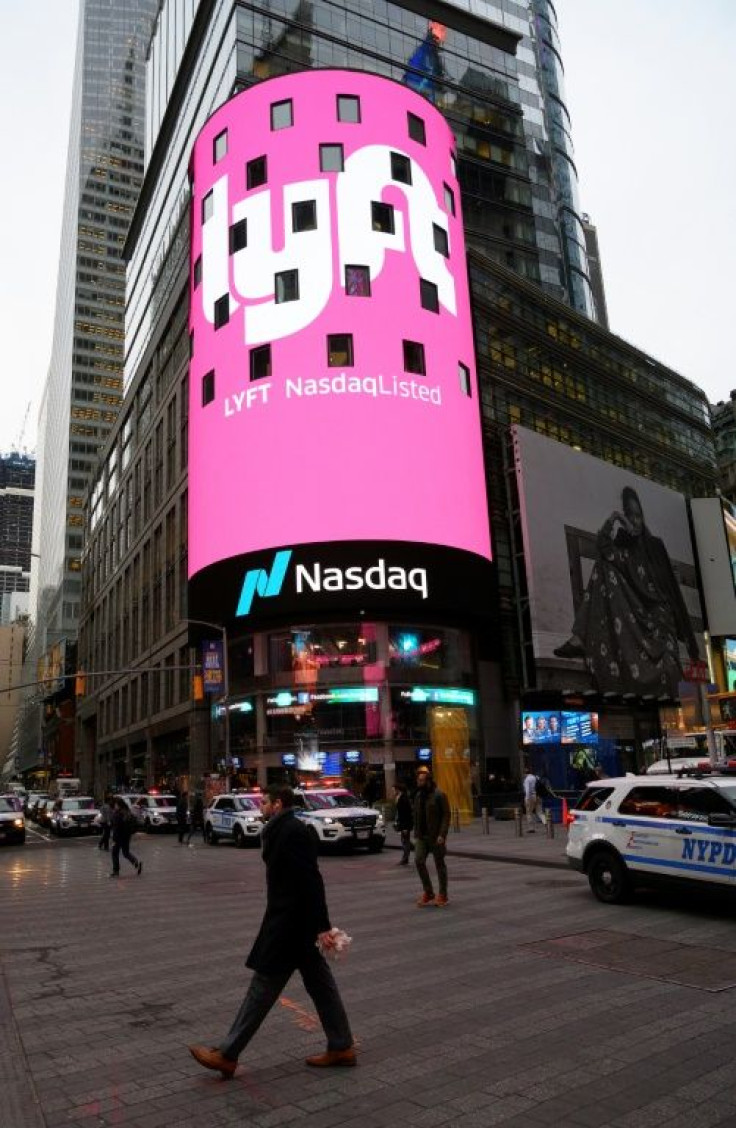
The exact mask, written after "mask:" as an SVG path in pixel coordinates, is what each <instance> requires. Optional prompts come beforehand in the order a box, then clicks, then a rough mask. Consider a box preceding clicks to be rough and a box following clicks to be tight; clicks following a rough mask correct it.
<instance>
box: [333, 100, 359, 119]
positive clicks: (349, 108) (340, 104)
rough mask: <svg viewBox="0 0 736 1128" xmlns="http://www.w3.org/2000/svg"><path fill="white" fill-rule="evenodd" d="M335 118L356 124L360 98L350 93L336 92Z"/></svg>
mask: <svg viewBox="0 0 736 1128" xmlns="http://www.w3.org/2000/svg"><path fill="white" fill-rule="evenodd" d="M337 120H338V121H345V122H352V123H353V124H358V123H359V122H360V98H356V97H354V96H353V95H352V94H338V96H337Z"/></svg>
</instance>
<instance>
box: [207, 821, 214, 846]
mask: <svg viewBox="0 0 736 1128" xmlns="http://www.w3.org/2000/svg"><path fill="white" fill-rule="evenodd" d="M204 840H205V842H206V843H207V845H208V846H216V845H217V835H216V834H215V832H214V830H213V829H212V823H207V826H206V827H205V828H204Z"/></svg>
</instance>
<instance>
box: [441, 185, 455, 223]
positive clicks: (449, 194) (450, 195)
mask: <svg viewBox="0 0 736 1128" xmlns="http://www.w3.org/2000/svg"><path fill="white" fill-rule="evenodd" d="M443 188H444V191H445V207H446V208H447V210H448V212H449V213H450V215H454V214H455V193H454V192H453V190H452V188H450V186H449V184H443Z"/></svg>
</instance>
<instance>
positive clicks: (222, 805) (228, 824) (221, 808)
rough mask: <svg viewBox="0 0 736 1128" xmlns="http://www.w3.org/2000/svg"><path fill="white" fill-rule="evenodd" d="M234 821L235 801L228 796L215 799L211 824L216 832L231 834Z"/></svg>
mask: <svg viewBox="0 0 736 1128" xmlns="http://www.w3.org/2000/svg"><path fill="white" fill-rule="evenodd" d="M234 821H235V801H234V800H233V799H231V798H230V797H229V796H223V797H221V798H220V799H218V800H217V810H216V812H215V820H214V821H213V826H214V828H215V830H216V831H217V833H218V834H232V832H233V822H234Z"/></svg>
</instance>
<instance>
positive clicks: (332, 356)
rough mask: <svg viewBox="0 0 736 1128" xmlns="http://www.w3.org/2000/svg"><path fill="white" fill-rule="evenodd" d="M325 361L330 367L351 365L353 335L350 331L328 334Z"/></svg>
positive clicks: (347, 366)
mask: <svg viewBox="0 0 736 1128" xmlns="http://www.w3.org/2000/svg"><path fill="white" fill-rule="evenodd" d="M327 363H328V365H329V366H330V368H352V367H353V337H352V334H351V333H331V334H330V335H329V336H328V338H327Z"/></svg>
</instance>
